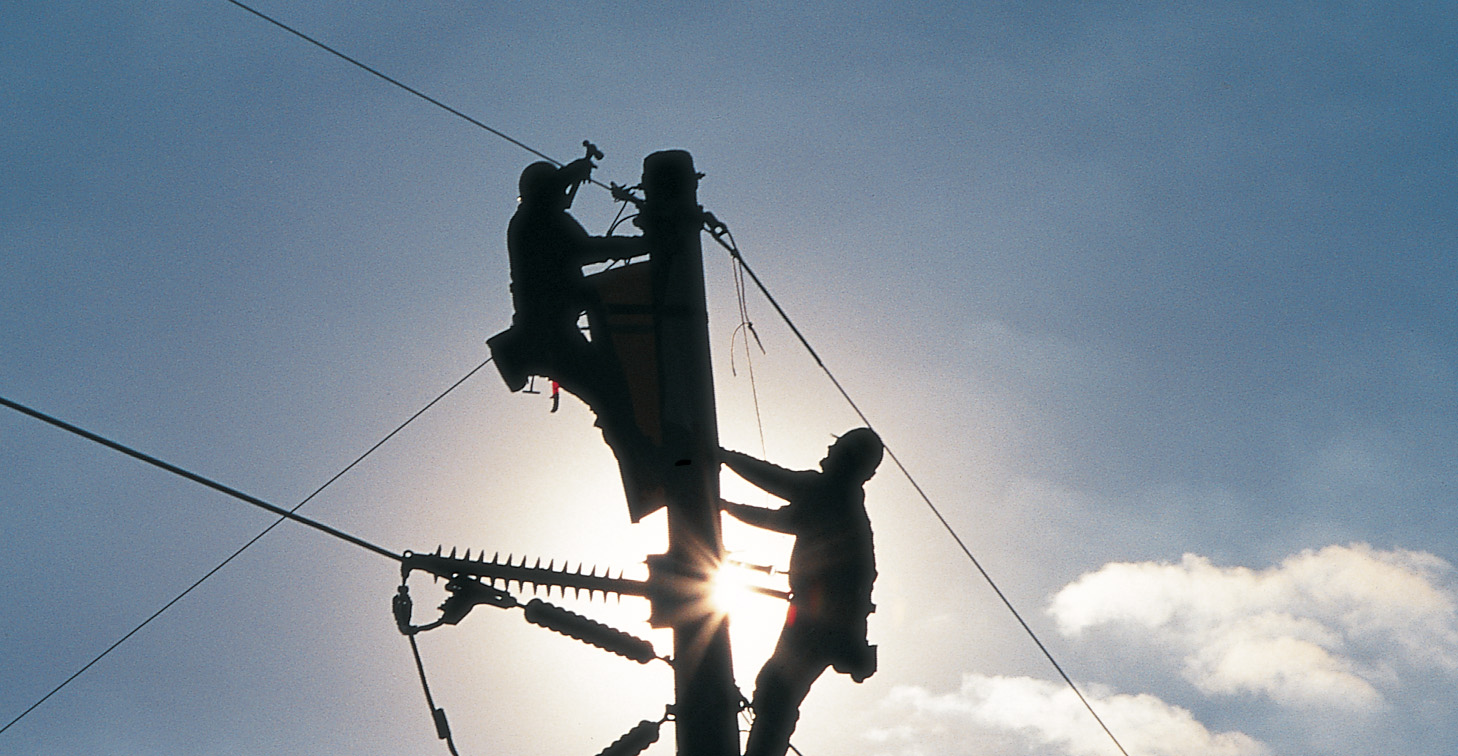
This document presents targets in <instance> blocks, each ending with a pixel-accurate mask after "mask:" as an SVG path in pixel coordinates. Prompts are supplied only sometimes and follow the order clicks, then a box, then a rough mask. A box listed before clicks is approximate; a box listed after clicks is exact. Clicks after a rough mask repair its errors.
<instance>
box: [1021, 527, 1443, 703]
mask: <svg viewBox="0 0 1458 756" xmlns="http://www.w3.org/2000/svg"><path fill="white" fill-rule="evenodd" d="M1049 612H1050V613H1051V614H1052V615H1053V617H1054V618H1055V619H1056V620H1057V622H1058V626H1059V629H1060V630H1061V631H1062V632H1063V633H1064V634H1066V635H1078V634H1080V633H1082V632H1084V631H1085V630H1088V629H1090V628H1093V627H1097V626H1104V625H1107V626H1123V627H1129V628H1134V629H1138V630H1141V631H1145V635H1146V636H1148V635H1149V634H1148V632H1147V631H1154V634H1155V635H1157V637H1158V638H1159V640H1160V641H1162V642H1163V643H1165V644H1167V645H1169V646H1170V647H1172V648H1174V649H1175V652H1176V653H1178V654H1179V655H1180V656H1181V658H1182V660H1183V663H1184V671H1185V676H1186V678H1187V679H1188V680H1189V681H1190V682H1192V683H1193V684H1195V685H1196V686H1197V687H1199V688H1200V690H1202V691H1205V692H1207V693H1220V694H1232V693H1241V692H1252V693H1257V694H1261V695H1265V696H1268V697H1270V698H1271V699H1272V700H1275V701H1277V702H1279V703H1282V704H1288V705H1300V706H1325V707H1338V708H1345V709H1350V710H1369V709H1373V708H1376V707H1378V706H1380V705H1381V704H1382V703H1383V700H1384V697H1383V694H1382V692H1381V690H1382V689H1383V688H1384V687H1385V686H1390V685H1394V684H1396V683H1395V680H1394V677H1393V674H1394V673H1393V671H1392V670H1394V669H1400V668H1402V667H1403V666H1404V665H1406V666H1408V667H1410V668H1430V669H1433V668H1435V669H1441V670H1446V671H1448V672H1452V671H1455V670H1458V591H1455V588H1454V569H1453V566H1452V565H1450V564H1448V563H1447V562H1445V561H1443V560H1442V559H1440V558H1438V557H1436V556H1433V555H1432V554H1426V553H1420V552H1412V551H1403V550H1392V551H1379V550H1376V549H1373V548H1372V547H1370V546H1367V545H1365V544H1354V545H1351V546H1328V547H1326V548H1324V549H1321V550H1320V551H1312V550H1308V551H1303V552H1301V553H1300V554H1296V555H1294V556H1291V557H1289V558H1287V559H1286V560H1284V561H1283V562H1281V563H1280V564H1279V565H1277V566H1275V567H1271V568H1268V569H1265V570H1259V571H1257V570H1251V569H1247V568H1244V567H1217V566H1215V565H1213V564H1211V562H1210V560H1208V559H1206V558H1204V557H1200V556H1195V555H1190V554H1187V555H1185V556H1184V558H1183V559H1182V560H1181V561H1180V562H1179V563H1178V564H1169V563H1154V562H1144V563H1139V564H1127V563H1121V564H1109V565H1105V566H1104V567H1103V568H1101V569H1099V570H1098V571H1096V572H1091V573H1088V574H1086V575H1084V576H1082V577H1080V578H1079V579H1078V580H1076V581H1074V582H1073V583H1071V584H1069V585H1068V586H1066V587H1065V588H1064V589H1063V590H1062V591H1060V592H1059V593H1058V594H1057V595H1055V596H1054V597H1053V601H1052V605H1051V607H1050V609H1049Z"/></svg>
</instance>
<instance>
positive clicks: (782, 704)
mask: <svg viewBox="0 0 1458 756" xmlns="http://www.w3.org/2000/svg"><path fill="white" fill-rule="evenodd" d="M883 453H884V447H883V446H882V444H881V438H880V437H879V436H877V435H876V433H875V432H874V431H872V430H871V429H870V428H856V429H855V430H852V431H849V432H847V433H846V434H845V435H843V436H841V437H840V438H839V439H837V440H836V442H835V443H834V444H832V445H831V446H830V449H829V451H828V452H827V453H826V455H825V459H822V460H821V461H820V472H815V471H813V470H803V471H794V470H786V469H785V468H782V467H779V466H777V465H773V464H770V463H769V462H765V461H763V460H759V459H755V458H754V457H751V456H748V455H746V454H741V453H739V452H733V451H728V450H724V451H721V453H720V460H721V461H722V462H723V463H724V464H725V465H726V466H727V467H728V468H729V469H730V470H733V471H734V472H735V473H737V474H738V475H739V476H740V477H742V478H744V479H745V480H747V481H749V482H750V483H752V484H754V485H755V486H757V487H759V488H762V489H764V490H765V491H767V492H769V493H771V494H773V495H775V496H777V497H779V498H781V499H784V500H786V501H787V502H788V504H787V505H785V506H783V507H780V508H778V509H766V508H763V507H753V506H746V505H744V504H736V503H734V502H730V501H721V502H720V506H721V507H722V508H723V510H724V511H725V512H728V513H729V514H730V515H731V516H733V517H734V518H735V519H737V520H740V521H741V522H744V523H745V524H748V525H752V526H755V527H761V528H765V529H768V530H773V531H775V532H779V533H788V534H790V535H793V536H795V546H794V548H793V550H792V551H791V553H790V576H789V577H790V607H789V611H788V613H787V614H786V616H785V625H784V628H783V629H782V630H781V631H780V639H779V642H778V643H777V644H776V646H775V650H774V653H773V654H772V655H771V656H770V658H769V660H768V661H766V662H765V664H764V667H762V668H761V669H760V671H759V676H758V677H757V678H756V679H755V690H754V700H753V701H752V702H751V704H750V706H751V708H752V709H753V710H754V725H753V726H752V727H751V728H750V731H749V740H748V742H747V744H746V746H745V752H744V753H745V756H783V754H784V753H785V751H786V749H787V748H788V747H789V743H790V734H791V733H792V732H794V730H795V723H796V721H797V720H798V719H799V717H800V703H801V702H802V701H804V700H805V695H806V694H807V693H809V692H810V686H811V685H812V684H813V683H814V682H815V680H816V678H818V677H820V674H821V673H822V672H824V671H825V669H826V667H832V668H834V669H835V671H837V672H841V673H844V674H848V675H850V677H851V679H852V680H854V681H856V682H862V681H864V680H865V679H866V678H868V677H870V676H871V675H872V674H874V673H875V671H876V648H875V646H872V645H870V644H869V643H868V642H867V641H866V617H867V615H869V614H870V613H871V612H872V611H873V610H874V608H875V607H874V605H873V604H872V603H871V586H872V584H873V583H874V582H875V580H876V557H875V552H874V549H873V545H872V542H871V521H870V518H869V517H868V516H867V515H866V497H865V491H864V489H863V488H862V487H863V486H864V484H865V482H866V481H868V480H870V479H871V476H872V475H875V473H876V467H877V466H878V465H880V463H881V457H882V454H883Z"/></svg>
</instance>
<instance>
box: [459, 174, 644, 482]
mask: <svg viewBox="0 0 1458 756" xmlns="http://www.w3.org/2000/svg"><path fill="white" fill-rule="evenodd" d="M587 146H588V148H589V149H588V152H589V157H584V158H579V159H577V160H574V161H572V162H570V163H567V164H566V165H563V166H561V167H558V166H555V165H552V164H551V163H547V162H537V163H532V164H531V165H528V166H527V167H526V169H525V170H523V171H522V172H521V178H520V180H519V182H518V187H519V190H520V195H519V199H518V202H519V205H518V207H517V210H516V213H515V214H514V215H513V216H512V218H511V222H510V224H509V225H508V226H507V230H506V248H507V254H508V256H509V258H510V263H511V299H512V305H513V307H514V309H515V314H514V315H513V316H512V322H511V327H510V328H508V329H507V330H505V331H502V332H501V333H498V334H496V335H495V336H492V337H491V338H490V339H488V340H487V346H489V347H490V349H491V356H492V357H493V358H494V359H495V361H496V368H497V370H498V371H500V373H501V377H502V379H503V380H505V381H506V385H507V387H508V388H510V389H511V390H512V391H520V390H522V388H524V387H525V386H526V383H527V378H528V377H529V376H533V375H541V376H545V377H547V378H550V379H551V380H553V381H556V382H557V383H558V384H560V385H561V387H562V388H564V389H566V390H567V391H568V392H570V393H572V394H573V395H575V396H576V397H577V398H579V399H581V400H582V401H583V402H585V403H586V404H587V406H588V408H590V409H591V410H592V411H593V413H594V414H596V415H597V425H598V427H600V428H602V432H603V438H604V439H605V440H606V441H607V443H608V445H609V446H611V447H612V448H613V452H614V454H615V455H616V456H617V457H618V461H619V467H620V468H621V470H622V472H623V485H624V491H625V493H626V495H627V496H628V497H629V498H630V499H633V498H638V497H642V496H645V495H648V494H647V493H646V492H648V491H651V490H653V489H654V488H656V482H655V481H656V480H657V478H658V477H659V476H658V473H657V471H656V469H654V467H655V465H654V463H653V462H652V460H653V458H654V456H655V454H654V450H653V448H652V447H651V444H650V443H649V442H648V440H647V439H646V437H644V435H643V433H642V432H641V431H640V430H639V429H638V427H637V425H636V421H635V419H634V416H633V408H632V402H631V399H630V398H629V393H628V386H627V381H626V379H625V378H624V376H623V371H622V368H621V367H620V365H619V364H618V361H617V360H616V359H615V358H614V356H613V352H612V349H611V348H610V347H609V346H608V341H609V339H608V337H607V335H606V331H605V327H604V323H605V319H604V318H603V313H602V308H601V305H600V303H599V302H598V299H597V296H596V295H595V293H594V292H593V290H592V288H591V287H590V286H589V285H588V284H587V281H586V279H585V278H584V276H583V274H582V267H583V266H584V265H591V264H594V263H601V262H607V261H609V260H626V259H628V258H630V257H634V256H637V255H641V254H644V252H645V250H644V248H643V244H642V239H641V238H638V237H617V236H606V237H601V236H590V235H588V233H587V231H586V230H584V229H583V228H582V226H581V225H580V224H579V223H578V222H577V221H576V220H574V219H573V218H572V216H571V215H569V214H568V213H567V209H568V208H569V207H571V206H572V199H573V197H574V196H575V195H576V192H577V187H578V186H580V185H581V184H582V183H583V182H586V181H587V180H588V179H589V178H590V176H591V171H592V168H593V164H592V159H591V157H592V155H593V153H594V151H595V149H596V148H594V147H592V146H591V145H587ZM596 154H597V155H598V156H600V155H601V153H596ZM584 313H586V314H587V323H588V334H589V336H591V337H592V338H591V341H589V340H588V338H587V337H586V336H584V335H583V333H582V330H581V329H580V328H579V327H578V320H579V319H580V318H581V316H582V315H583V314H584Z"/></svg>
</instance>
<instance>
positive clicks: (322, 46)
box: [226, 0, 610, 189]
mask: <svg viewBox="0 0 1458 756" xmlns="http://www.w3.org/2000/svg"><path fill="white" fill-rule="evenodd" d="M226 2H229V3H232V4H233V5H236V6H238V7H239V8H242V9H243V10H245V11H247V12H249V13H251V14H253V15H255V16H257V17H259V18H261V19H263V20H264V21H267V22H268V23H270V24H273V25H274V26H277V27H278V28H280V29H282V30H284V31H286V32H288V33H289V34H292V35H294V36H295V37H298V38H299V39H302V40H304V41H305V42H308V43H309V44H311V45H313V46H315V47H317V48H319V49H321V50H323V51H325V52H327V53H329V54H330V55H333V56H335V57H337V58H339V59H340V60H343V61H345V62H346V63H349V64H350V65H353V66H356V67H357V68H359V69H360V70H362V71H366V72H368V73H370V74H373V75H374V76H376V77H378V78H380V79H381V80H383V81H386V82H389V83H390V84H393V85H395V86H397V87H399V88H400V89H403V90H405V91H406V92H409V93H410V94H413V95H415V96H416V97H419V98H420V99H422V100H424V101H426V102H428V103H430V104H431V105H434V106H436V107H437V108H440V109H441V110H444V111H445V112H447V113H450V114H451V115H453V116H455V117H457V118H460V119H462V120H464V121H466V122H467V123H469V124H471V125H473V126H476V127H477V128H481V129H485V130H486V131H488V132H490V133H492V134H495V135H496V136H498V137H501V138H502V139H505V140H506V141H508V142H511V143H512V144H514V145H516V146H517V147H520V148H522V149H523V150H526V151H527V152H530V153H531V154H533V155H536V156H537V157H539V158H541V159H543V160H546V161H548V162H550V163H552V164H553V165H559V166H560V165H562V161H560V160H558V159H556V158H554V157H552V156H551V155H548V154H547V153H545V152H542V151H541V150H538V149H536V148H535V147H532V146H531V145H529V144H527V143H526V142H523V141H521V140H520V139H517V138H516V137H513V136H511V135H510V134H507V133H506V132H504V131H501V130H499V129H495V128H492V127H491V126H488V125H487V124H485V123H483V122H481V121H479V120H477V119H475V118H472V117H471V116H469V115H466V114H465V113H463V112H461V111H459V110H457V109H455V108H453V107H451V106H450V105H447V104H445V103H444V102H441V101H440V100H437V99H435V98H434V97H431V96H430V95H428V94H426V93H424V92H422V91H420V90H418V89H416V88H414V87H412V86H410V85H408V84H406V83H404V82H402V81H400V80H399V79H396V78H393V77H391V76H389V75H387V74H385V73H383V72H381V71H380V70H378V69H376V68H373V67H371V66H369V65H368V64H366V63H363V62H361V61H359V60H356V59H355V58H351V57H350V56H348V55H346V54H344V53H342V52H340V51H338V50H336V49H334V48H332V47H330V46H329V45H326V44H324V43H323V42H320V41H319V40H317V39H314V38H313V37H311V36H309V35H307V34H305V33H303V32H301V31H299V30H298V29H295V28H293V27H292V26H289V25H288V24H285V23H284V22H282V21H279V20H278V19H276V18H273V17H272V16H269V15H267V14H265V13H263V12H261V11H258V10H255V9H253V8H250V7H249V6H247V5H245V4H243V3H241V2H239V0H226ZM588 181H589V182H591V183H593V184H596V185H598V186H600V187H602V188H604V189H608V188H610V187H609V186H608V185H607V184H604V183H602V182H600V181H598V180H596V179H591V178H589V179H588Z"/></svg>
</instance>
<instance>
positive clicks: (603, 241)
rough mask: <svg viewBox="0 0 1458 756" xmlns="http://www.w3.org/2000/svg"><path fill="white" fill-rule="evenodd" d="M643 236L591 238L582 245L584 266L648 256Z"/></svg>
mask: <svg viewBox="0 0 1458 756" xmlns="http://www.w3.org/2000/svg"><path fill="white" fill-rule="evenodd" d="M646 254H648V251H647V250H646V249H644V248H643V237H641V236H589V237H587V239H586V241H585V242H584V243H583V245H582V259H581V260H580V261H579V262H581V263H582V264H583V265H592V264H593V263H603V262H607V261H608V260H626V259H628V258H630V257H637V256H639V255H646Z"/></svg>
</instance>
